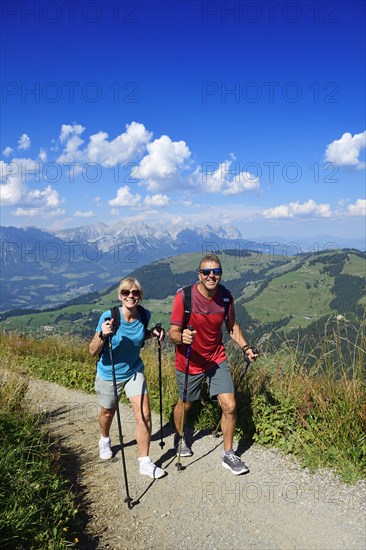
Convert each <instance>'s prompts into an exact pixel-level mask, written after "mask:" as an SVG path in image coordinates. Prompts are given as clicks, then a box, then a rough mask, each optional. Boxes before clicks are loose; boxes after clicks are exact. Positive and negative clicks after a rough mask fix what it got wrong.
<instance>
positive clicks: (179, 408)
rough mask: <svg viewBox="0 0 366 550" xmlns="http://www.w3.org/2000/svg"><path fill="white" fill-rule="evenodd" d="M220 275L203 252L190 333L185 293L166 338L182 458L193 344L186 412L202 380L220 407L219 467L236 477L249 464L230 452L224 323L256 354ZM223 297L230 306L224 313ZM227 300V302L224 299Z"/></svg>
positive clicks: (232, 416)
mask: <svg viewBox="0 0 366 550" xmlns="http://www.w3.org/2000/svg"><path fill="white" fill-rule="evenodd" d="M221 277H222V267H221V262H220V259H219V258H218V257H217V256H216V254H207V255H206V256H204V257H203V258H202V259H201V262H200V265H199V268H198V279H199V280H198V283H196V284H195V285H193V286H192V291H191V292H192V307H191V314H190V318H189V325H190V326H191V327H193V330H190V329H189V328H188V327H186V326H185V311H184V310H185V307H184V292H183V289H180V290H178V292H177V294H176V297H175V300H174V304H173V309H172V314H171V317H170V323H171V325H170V330H169V339H170V341H171V342H172V343H173V344H175V345H176V375H177V382H178V391H179V400H178V403H177V404H176V406H175V409H174V423H175V428H176V432H177V433H176V438H175V441H176V450H177V454H178V448H179V441H180V437H182V441H181V448H180V456H183V457H184V456H192V454H193V453H192V451H191V449H190V448H189V447H188V446H187V444H186V441H185V438H184V432H183V433H181V431H182V427H181V423H182V415H183V390H184V382H185V371H186V364H187V350H188V347H187V346H191V348H190V355H189V369H188V385H187V394H186V403H185V411H188V410H189V409H190V408H191V405H192V402H193V401H196V400H197V399H199V398H200V391H201V383H202V380H203V379H204V378H206V381H207V384H208V387H209V390H210V396H211V397H214V396H217V399H218V401H219V404H220V406H221V409H222V417H221V430H222V434H223V439H224V451H223V453H222V466H223V467H224V468H227V469H228V470H230V471H231V472H232V473H233V474H234V475H240V474H244V473H247V472H249V469H248V468H247V466H246V465H245V464H244V462H242V461H241V460H240V458H239V457H238V456H237V455H236V454H235V453H234V450H233V439H234V432H235V427H236V401H235V393H234V384H233V380H232V376H231V372H230V369H229V366H228V364H227V360H226V353H225V347H224V345H223V343H222V330H221V327H222V323H223V321H224V319H225V324H226V327H227V330H228V332H229V334H230V336H231V338H232V339H233V340H234V341H235V342H236V343H237V344H238V345H239V346H240V347H241V348H242V349H243V352H244V353H245V354H246V355H247V357H248V359H249V360H250V361H255V360H256V358H257V357H258V355H257V354H256V353H254V352H253V350H252V348H251V347H250V346H249V345H248V344H247V341H246V339H245V337H244V335H243V332H242V330H241V328H240V326H239V324H238V322H237V321H236V320H235V312H234V302H233V298H232V296H231V294H230V293H229V292H228V291H226V292H224V290H225V289H224V290H223V289H222V287H221V286H219V283H220V281H221ZM225 296H227V297H228V300H229V306H228V310H227V315H226V308H225V301H224V300H225ZM226 299H227V298H226Z"/></svg>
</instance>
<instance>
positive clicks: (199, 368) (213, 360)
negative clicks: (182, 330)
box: [170, 284, 235, 374]
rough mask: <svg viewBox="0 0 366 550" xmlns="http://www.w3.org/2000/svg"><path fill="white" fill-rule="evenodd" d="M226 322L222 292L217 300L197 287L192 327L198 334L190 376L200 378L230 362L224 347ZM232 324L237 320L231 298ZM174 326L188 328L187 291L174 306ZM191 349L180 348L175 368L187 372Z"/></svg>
mask: <svg viewBox="0 0 366 550" xmlns="http://www.w3.org/2000/svg"><path fill="white" fill-rule="evenodd" d="M224 318H225V306H224V300H223V296H222V293H221V291H220V290H219V289H218V290H217V292H216V294H215V296H213V297H212V298H206V297H205V296H202V294H201V293H200V291H199V290H198V288H197V284H195V285H193V286H192V310H191V316H190V319H189V324H190V325H192V326H193V328H194V329H195V330H196V331H197V334H195V337H194V340H193V344H192V345H191V352H190V358H189V371H188V372H189V374H199V373H201V372H203V371H207V370H210V369H211V368H212V367H214V366H216V365H218V364H219V363H222V362H223V361H225V360H226V353H225V348H224V344H223V343H222V323H223V321H224ZM228 318H229V320H232V321H233V320H235V311H234V301H233V298H232V296H231V294H230V302H229V311H228ZM170 323H171V324H172V325H177V326H179V327H184V296H183V290H182V289H180V290H178V292H177V294H176V296H175V299H174V304H173V309H172V314H171V316H170ZM186 359H187V346H186V345H185V344H180V345H178V346H176V355H175V364H176V367H177V369H178V370H181V371H183V372H185V370H186Z"/></svg>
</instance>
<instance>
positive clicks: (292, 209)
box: [262, 199, 332, 219]
mask: <svg viewBox="0 0 366 550" xmlns="http://www.w3.org/2000/svg"><path fill="white" fill-rule="evenodd" d="M331 214H332V212H331V208H330V205H329V204H316V202H315V201H314V200H312V199H309V200H308V201H307V202H304V203H303V204H301V203H299V202H290V203H289V204H281V205H280V206H275V207H274V208H268V209H267V210H264V211H263V212H262V216H263V217H264V218H266V219H279V218H303V217H314V216H316V217H320V218H329V217H330V216H331Z"/></svg>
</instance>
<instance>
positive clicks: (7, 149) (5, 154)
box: [3, 147, 14, 157]
mask: <svg viewBox="0 0 366 550" xmlns="http://www.w3.org/2000/svg"><path fill="white" fill-rule="evenodd" d="M12 153H14V149H12V148H11V147H5V149H4V151H3V155H4V157H9V156H10V155H11V154H12Z"/></svg>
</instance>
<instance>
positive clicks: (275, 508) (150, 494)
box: [27, 381, 366, 550]
mask: <svg viewBox="0 0 366 550" xmlns="http://www.w3.org/2000/svg"><path fill="white" fill-rule="evenodd" d="M27 399H28V400H29V402H30V404H31V406H32V408H33V409H34V410H38V411H39V410H42V411H45V412H46V413H47V414H48V420H47V425H48V429H49V431H50V432H51V434H52V435H53V436H54V437H55V438H56V439H57V440H58V441H59V442H60V444H61V445H62V447H63V449H64V451H66V455H65V458H66V463H67V468H68V471H69V473H70V476H71V477H72V478H73V479H74V481H75V482H76V483H77V486H78V487H79V490H80V494H81V498H82V502H83V508H84V511H85V518H84V519H85V528H84V532H83V533H80V536H79V539H80V545H79V547H80V548H85V549H88V550H90V549H94V548H95V549H113V550H121V549H128V550H140V549H141V550H142V549H143V550H148V549H163V550H177V549H178V548H180V549H187V550H188V549H189V550H193V549H206V548H207V549H208V548H210V549H219V550H221V549H225V548H231V549H233V550H239V549H240V550H242V549H260V550H264V549H306V550H313V549H314V550H315V549H324V550H336V549H337V550H338V549H339V550H340V549H344V548H346V549H347V550H348V549H360V550H361V549H362V550H364V548H365V546H366V506H365V502H366V498H365V497H366V483H365V482H359V483H357V484H356V485H353V486H348V485H345V484H343V483H341V482H339V481H338V480H337V479H336V478H335V477H334V476H333V475H332V474H331V473H329V472H322V473H320V474H317V475H312V474H310V473H309V472H308V471H306V470H303V469H301V468H299V467H298V466H297V465H296V464H295V463H294V462H293V461H292V460H291V459H290V458H288V457H283V456H282V455H280V454H279V453H277V452H274V451H271V450H267V449H263V448H261V447H259V446H257V445H253V446H252V447H250V448H249V449H246V450H245V451H244V453H243V455H242V458H243V460H244V461H245V462H246V464H247V465H248V466H249V468H250V473H249V474H247V475H245V476H233V475H232V474H231V473H230V472H228V471H227V470H224V469H223V468H222V466H221V461H220V452H221V448H222V442H221V439H214V438H213V436H212V435H210V434H197V433H196V434H192V435H193V439H194V442H193V450H194V456H193V457H191V458H186V459H183V458H182V462H183V461H184V462H183V463H184V465H187V467H186V468H185V469H184V470H182V471H180V472H178V470H177V468H176V467H175V462H176V458H175V456H173V452H172V442H173V435H172V434H171V433H169V434H167V435H166V437H165V447H164V448H163V450H162V449H161V448H160V446H159V441H160V439H159V429H158V428H159V423H158V418H156V417H154V418H153V433H154V435H153V442H152V446H151V457H152V459H153V460H154V461H156V462H158V464H159V465H161V464H162V465H163V467H164V468H165V469H166V471H167V472H168V475H167V476H166V477H165V478H163V479H161V480H156V481H153V482H152V481H151V480H149V479H148V478H146V477H144V476H141V475H140V474H139V473H138V467H137V448H136V442H135V439H134V423H133V419H132V416H131V411H130V409H129V408H128V407H125V406H123V407H122V408H121V415H122V422H123V431H124V436H125V438H124V441H125V445H126V448H125V453H126V460H127V468H128V480H129V490H130V495H131V497H132V498H133V500H134V506H133V508H132V509H131V510H129V509H128V507H127V505H126V504H125V503H124V497H125V488H124V483H123V473H122V464H121V453H120V451H119V442H118V432H117V423H116V422H114V423H113V429H112V434H111V436H112V445H113V447H114V450H115V451H116V456H115V457H114V458H113V459H112V460H111V461H106V462H103V461H101V460H100V459H99V456H98V438H99V429H98V424H97V413H98V402H97V399H96V397H95V396H93V395H88V394H85V393H82V392H77V391H72V390H67V389H65V388H63V387H60V386H57V385H56V384H51V383H47V382H43V381H31V382H30V385H29V390H28V393H27Z"/></svg>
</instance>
